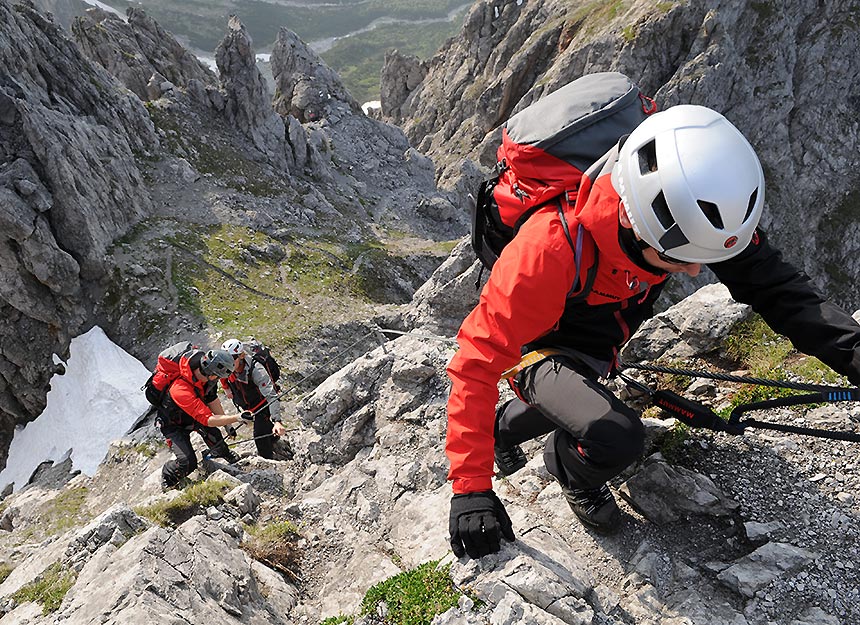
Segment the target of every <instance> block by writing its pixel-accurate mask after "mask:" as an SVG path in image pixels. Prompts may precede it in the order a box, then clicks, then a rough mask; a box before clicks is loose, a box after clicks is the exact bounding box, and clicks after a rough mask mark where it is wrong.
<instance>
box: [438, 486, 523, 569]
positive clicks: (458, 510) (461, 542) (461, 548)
mask: <svg viewBox="0 0 860 625" xmlns="http://www.w3.org/2000/svg"><path fill="white" fill-rule="evenodd" d="M448 533H449V534H450V536H451V550H452V551H453V552H454V555H455V556H457V557H458V558H462V557H463V555H465V554H467V553H468V554H469V557H470V558H481V557H483V556H485V555H487V554H489V553H496V552H497V551H498V550H499V547H500V546H501V538H502V536H504V537H505V538H507V539H508V540H510V541H513V540H514V539H515V536H514V528H513V524H512V523H511V517H509V516H508V513H507V512H506V511H505V506H503V505H502V502H501V501H500V500H499V498H498V497H496V493H494V492H493V491H491V490H485V491H481V492H479V493H467V494H464V495H454V496H453V497H452V498H451V516H450V517H449V519H448Z"/></svg>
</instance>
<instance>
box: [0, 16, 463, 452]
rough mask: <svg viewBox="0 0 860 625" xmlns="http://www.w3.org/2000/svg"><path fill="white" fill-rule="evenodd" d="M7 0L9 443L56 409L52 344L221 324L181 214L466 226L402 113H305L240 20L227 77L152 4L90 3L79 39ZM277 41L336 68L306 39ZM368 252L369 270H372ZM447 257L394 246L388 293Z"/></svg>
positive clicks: (401, 297)
mask: <svg viewBox="0 0 860 625" xmlns="http://www.w3.org/2000/svg"><path fill="white" fill-rule="evenodd" d="M0 17H2V19H0V42H2V43H3V45H2V46H0V48H2V51H0V61H2V67H3V70H2V71H0V143H2V148H0V189H2V191H0V193H2V195H3V197H4V204H5V205H6V206H7V207H8V210H7V212H6V213H5V216H4V217H0V221H2V225H3V226H4V228H3V232H4V235H3V236H4V237H5V238H4V239H3V241H5V243H4V244H3V245H2V246H0V257H2V259H3V266H4V277H3V279H2V281H0V285H2V286H0V308H2V315H0V318H2V322H0V336H2V338H3V349H2V350H0V449H6V447H7V445H8V441H9V436H10V435H11V432H12V428H13V427H14V425H15V424H22V423H26V422H27V421H28V420H30V419H32V418H33V417H35V416H36V415H37V414H39V413H40V412H41V411H42V409H43V408H44V405H45V394H46V392H47V385H48V380H49V378H50V375H51V373H52V371H53V364H52V362H51V357H50V355H51V354H52V353H56V354H59V355H61V356H63V355H65V354H66V353H67V349H68V344H69V340H70V338H71V337H72V336H75V335H77V334H79V333H80V332H82V331H84V330H85V329H87V328H88V327H90V326H91V325H93V324H94V323H99V324H100V325H102V326H103V327H104V328H105V329H106V330H107V331H108V332H109V333H110V334H111V336H113V337H114V339H115V340H117V341H119V342H120V343H122V344H125V345H126V346H127V347H129V348H130V349H131V350H132V351H133V352H134V353H135V354H136V355H137V356H138V357H140V358H142V359H144V360H147V361H148V360H149V359H150V358H151V357H152V356H154V354H155V353H157V352H158V351H159V350H160V349H161V347H163V343H164V341H165V340H167V341H169V340H170V338H167V339H165V337H166V336H169V335H174V336H179V335H183V336H188V335H194V336H197V337H201V338H202V337H203V336H204V335H205V333H206V332H208V331H209V330H208V329H207V328H208V324H207V320H206V319H205V318H201V316H200V315H199V314H198V313H195V311H194V310H189V307H188V306H187V305H183V304H182V303H180V294H179V292H178V291H177V287H176V285H175V284H174V283H173V281H174V278H172V263H173V258H174V255H173V253H174V250H173V249H172V248H171V247H170V245H169V244H165V241H169V240H173V239H175V238H176V236H177V234H176V233H177V231H182V230H183V229H185V230H187V229H189V228H195V227H197V226H200V225H202V226H204V227H209V226H214V225H218V224H229V225H235V226H241V227H248V228H252V229H255V230H256V231H259V232H263V233H265V234H266V235H267V236H270V237H274V238H275V240H280V241H282V242H289V241H291V240H293V239H294V237H296V236H298V237H307V236H310V237H315V238H317V237H328V238H329V239H335V240H339V241H342V242H343V243H342V244H343V245H344V246H346V245H355V246H360V245H373V244H376V242H377V240H378V237H379V236H381V235H384V234H385V232H387V231H388V230H389V229H391V228H396V230H397V232H398V233H399V234H398V236H401V237H403V236H417V237H419V238H421V239H422V240H426V238H430V239H436V240H439V239H441V240H445V239H451V238H453V237H455V236H460V235H462V233H463V232H464V230H465V227H466V223H465V222H466V216H465V215H464V214H463V213H462V212H461V211H459V210H457V209H455V208H454V205H453V204H452V201H453V199H454V198H453V196H451V195H450V194H446V193H440V192H439V191H437V189H436V186H435V182H434V178H433V165H432V163H431V162H430V161H429V159H427V158H426V157H423V156H421V155H420V154H419V153H417V152H416V151H415V150H411V149H410V148H409V145H408V142H407V140H406V138H405V137H404V135H403V133H402V132H401V131H400V130H398V129H396V128H395V127H393V126H390V125H388V124H384V123H382V122H379V121H376V120H371V119H369V118H367V117H365V116H364V115H363V114H362V113H361V112H360V111H357V112H356V111H355V109H354V107H352V106H351V105H350V103H349V102H348V101H347V100H344V101H343V102H341V101H340V100H338V103H334V102H333V103H332V104H331V105H328V106H327V108H326V109H325V111H324V114H323V115H322V116H321V117H320V118H319V119H317V120H316V121H314V122H311V123H307V124H302V123H301V122H299V121H298V120H297V119H296V118H295V117H293V116H292V115H289V114H285V115H280V114H278V113H277V112H275V109H274V107H273V104H272V94H271V93H269V91H268V87H267V86H266V83H265V81H264V80H263V79H262V77H261V76H260V72H259V70H258V69H257V68H256V66H255V63H254V54H253V46H252V41H251V39H250V36H249V34H248V33H247V31H246V30H245V28H244V27H243V26H242V24H241V22H239V21H238V20H236V19H233V20H231V21H230V22H229V24H228V31H227V36H226V37H225V39H224V41H223V42H222V44H221V46H219V49H218V54H217V57H218V58H217V63H218V65H219V70H220V73H219V76H218V78H217V79H215V77H214V74H212V73H211V72H209V70H207V69H206V68H204V67H202V66H201V65H200V64H199V63H198V62H197V61H196V60H194V59H193V57H191V56H190V55H189V54H188V52H187V51H185V50H183V49H182V48H181V46H179V44H178V43H177V42H176V40H175V39H174V38H173V37H172V36H170V35H169V33H167V32H166V31H165V30H164V29H163V28H162V27H161V26H159V25H158V24H156V23H155V22H154V21H153V20H151V19H150V18H148V17H147V16H146V15H145V13H144V12H143V11H142V10H140V9H133V10H130V11H129V13H128V18H127V21H123V20H121V19H119V18H118V17H117V16H115V15H113V14H109V13H106V12H103V11H98V10H94V11H91V12H90V13H88V15H87V16H85V17H82V18H79V19H78V20H77V21H76V22H75V23H74V25H73V28H72V31H73V32H72V35H73V36H74V38H75V39H76V41H73V40H72V39H71V38H70V36H69V34H68V33H67V32H66V31H64V30H63V29H62V28H60V26H58V25H57V24H55V23H54V22H52V21H51V19H50V18H49V17H48V16H46V15H45V14H42V13H40V12H39V11H38V10H37V9H36V8H35V6H34V5H33V4H32V3H30V2H27V1H26V0H25V1H24V2H20V3H17V2H11V1H10V0H3V1H2V2H0ZM287 54H297V55H299V56H300V57H301V59H302V63H300V64H295V63H293V61H291V60H289V59H286V58H284V57H283V55H287ZM274 59H275V61H276V62H277V63H279V64H280V66H282V67H293V66H295V67H296V68H298V69H300V70H302V71H308V72H310V73H311V74H312V75H323V74H325V73H326V71H328V72H329V73H331V72H330V70H328V69H327V68H325V67H324V64H323V63H322V61H321V60H320V59H319V58H318V57H316V55H313V53H310V52H309V51H308V50H306V49H305V48H304V47H303V46H302V48H301V49H294V48H289V49H286V48H285V49H284V50H283V53H282V54H276V55H275V57H274ZM298 69H297V71H298ZM335 78H336V76H333V77H332V79H331V80H333V81H334V80H335ZM331 84H332V88H333V89H336V88H337V89H340V92H345V90H343V87H342V85H341V84H340V83H339V81H338V82H337V84H335V83H334V82H332V83H331ZM293 95H294V96H295V97H299V95H300V92H299V95H296V94H293ZM290 97H293V96H290ZM144 100H145V102H144ZM279 101H280V102H286V105H285V106H286V108H287V109H289V108H290V105H289V101H290V100H289V98H287V99H286V100H284V98H283V97H282V98H281V99H280V100H279ZM367 149H370V150H373V157H372V158H368V157H367V152H366V150H367ZM374 223H375V224H378V225H379V226H380V228H379V229H374V228H375V225H373V224H374ZM123 237H125V239H123ZM120 240H124V241H125V242H124V243H123V244H122V245H121V246H119V247H117V245H116V244H117V241H120ZM360 262H361V263H364V265H360V264H359V265H358V266H356V267H354V268H353V272H354V273H355V274H357V275H361V274H367V273H368V272H369V271H375V268H374V267H375V266H374V265H372V264H370V261H368V260H367V256H364V257H362V258H361V259H360ZM438 262H440V258H439V257H438V253H437V254H436V255H433V254H423V253H421V252H420V251H419V252H417V253H416V254H414V255H413V256H412V257H411V258H409V259H405V260H404V261H403V262H401V263H400V264H394V263H387V266H386V268H385V270H384V273H383V274H382V275H383V276H384V278H385V284H384V285H380V287H379V293H380V297H387V298H393V301H401V302H402V301H407V300H408V299H409V297H410V296H411V294H412V292H413V291H414V290H415V288H417V286H418V285H420V284H421V283H422V282H423V281H424V280H425V279H426V278H427V276H429V274H430V272H431V271H432V269H433V268H434V267H435V266H436V264H438ZM347 270H349V268H347ZM361 314H366V313H365V312H364V311H362V312H361ZM347 321H348V319H347ZM335 324H336V322H335ZM156 327H157V328H158V329H159V332H158V333H157V335H156V333H154V331H153V328H156ZM17 337H24V338H25V339H26V340H25V341H19V340H16V338H17ZM4 453H5V452H4ZM2 455H3V453H0V456H2Z"/></svg>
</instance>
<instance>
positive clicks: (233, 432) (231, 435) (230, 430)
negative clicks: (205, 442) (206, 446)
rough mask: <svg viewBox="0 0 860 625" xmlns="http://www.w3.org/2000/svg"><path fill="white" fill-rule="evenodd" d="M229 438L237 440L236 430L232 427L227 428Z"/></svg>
mask: <svg viewBox="0 0 860 625" xmlns="http://www.w3.org/2000/svg"><path fill="white" fill-rule="evenodd" d="M227 438H236V428H234V427H233V426H232V425H228V426H227Z"/></svg>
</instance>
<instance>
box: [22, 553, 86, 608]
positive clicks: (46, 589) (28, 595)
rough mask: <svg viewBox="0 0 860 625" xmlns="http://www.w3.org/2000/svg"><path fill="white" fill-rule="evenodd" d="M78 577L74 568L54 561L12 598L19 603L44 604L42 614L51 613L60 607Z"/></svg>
mask: <svg viewBox="0 0 860 625" xmlns="http://www.w3.org/2000/svg"><path fill="white" fill-rule="evenodd" d="M76 579H77V573H75V572H74V570H71V569H66V568H64V567H63V565H62V564H61V563H60V562H54V563H53V564H52V565H51V566H49V567H48V568H46V569H45V570H44V571H42V573H41V574H40V575H39V576H38V577H37V578H36V579H35V580H33V581H32V582H30V583H29V584H26V585H25V586H22V587H21V588H20V589H18V590H17V591H16V592H15V593H13V594H12V599H14V600H15V601H17V602H18V603H25V602H28V601H31V602H34V603H38V604H40V605H41V606H42V614H50V613H52V612H56V611H57V610H58V609H59V607H60V604H62V603H63V597H65V596H66V593H67V592H68V591H69V588H71V587H72V586H73V585H74V583H75V580H76Z"/></svg>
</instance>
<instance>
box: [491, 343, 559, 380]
mask: <svg viewBox="0 0 860 625" xmlns="http://www.w3.org/2000/svg"><path fill="white" fill-rule="evenodd" d="M563 353H564V350H561V349H552V348H547V349H536V350H534V351H533V352H529V353H528V354H526V355H525V356H523V357H522V358H520V361H519V362H518V363H517V364H515V365H514V366H513V367H511V368H510V369H506V370H505V371H503V372H502V375H501V377H500V378H499V379H500V380H508V379H510V378H512V377H514V376H515V375H517V374H518V373H519V372H520V371H522V370H523V369H525V368H526V367H530V366H532V365H535V364H537V363H539V362H540V361H541V360H543V359H544V358H548V357H550V356H555V355H556V354H563Z"/></svg>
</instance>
